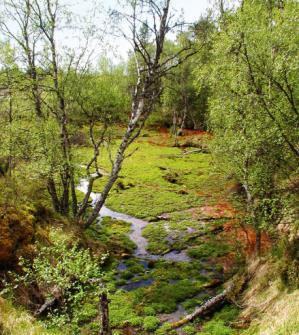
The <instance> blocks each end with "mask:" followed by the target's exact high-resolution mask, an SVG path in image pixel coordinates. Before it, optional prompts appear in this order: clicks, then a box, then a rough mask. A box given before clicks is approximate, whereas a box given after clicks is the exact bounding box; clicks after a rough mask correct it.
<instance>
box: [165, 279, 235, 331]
mask: <svg viewBox="0 0 299 335" xmlns="http://www.w3.org/2000/svg"><path fill="white" fill-rule="evenodd" d="M233 288H234V285H230V286H229V287H228V288H226V289H225V290H224V291H222V292H221V293H219V294H217V295H216V296H215V297H213V298H211V299H209V300H208V301H206V302H205V303H204V304H203V305H201V306H200V307H198V308H197V309H196V310H195V311H194V312H193V313H191V314H188V315H187V316H186V317H184V318H183V319H181V320H179V321H177V322H174V323H172V324H171V329H176V328H179V327H181V326H183V325H184V324H186V323H188V322H190V321H193V320H194V319H195V318H196V317H198V316H205V315H207V314H209V313H210V312H212V311H214V310H215V309H216V308H217V307H219V306H220V305H222V304H223V303H224V302H225V301H226V299H227V296H228V295H229V294H230V292H232V290H233Z"/></svg>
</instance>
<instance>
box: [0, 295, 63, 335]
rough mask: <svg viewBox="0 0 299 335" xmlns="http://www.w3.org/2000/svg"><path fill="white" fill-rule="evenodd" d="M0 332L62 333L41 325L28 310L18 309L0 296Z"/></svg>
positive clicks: (5, 334) (16, 334) (24, 334)
mask: <svg viewBox="0 0 299 335" xmlns="http://www.w3.org/2000/svg"><path fill="white" fill-rule="evenodd" d="M0 334H3V335H20V334H22V335H59V334H60V335H61V333H57V332H52V331H48V330H46V329H45V328H43V327H42V326H41V325H39V324H38V323H37V322H36V321H35V320H34V318H33V317H32V316H31V315H30V314H29V313H27V312H25V311H21V310H19V309H16V308H15V307H14V306H13V305H12V304H11V303H10V302H8V301H6V300H4V299H1V298H0Z"/></svg>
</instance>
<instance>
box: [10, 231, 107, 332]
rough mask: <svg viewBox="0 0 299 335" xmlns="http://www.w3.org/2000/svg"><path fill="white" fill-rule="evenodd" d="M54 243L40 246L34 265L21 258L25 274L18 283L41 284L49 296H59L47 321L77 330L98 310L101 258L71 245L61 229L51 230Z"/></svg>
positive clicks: (44, 292) (18, 278) (17, 279)
mask: <svg viewBox="0 0 299 335" xmlns="http://www.w3.org/2000/svg"><path fill="white" fill-rule="evenodd" d="M50 239H51V243H52V244H51V245H50V246H46V247H45V246H37V248H38V255H37V257H36V258H35V259H34V260H33V263H32V264H30V263H28V262H27V261H25V260H24V259H20V265H21V267H22V270H23V274H22V275H16V276H15V281H16V282H20V283H22V282H24V283H25V285H27V286H30V285H31V284H35V283H36V284H37V285H38V287H39V289H40V291H41V293H42V294H43V295H44V296H45V297H50V298H53V297H57V298H58V301H59V304H58V307H57V308H56V309H52V310H51V313H49V314H48V316H47V319H46V321H47V323H49V324H50V325H54V326H59V327H61V326H63V325H64V324H67V323H70V324H71V325H72V327H73V329H74V334H75V333H76V329H78V324H79V323H80V324H82V322H88V321H90V320H92V319H93V318H94V317H95V316H96V313H97V310H96V306H97V304H98V296H99V294H100V292H101V290H102V288H101V277H102V273H101V269H100V264H101V262H102V261H103V260H104V258H105V256H106V255H104V256H103V257H102V258H101V259H100V260H96V259H94V258H93V257H92V256H91V254H90V251H89V250H87V249H80V248H79V246H78V244H77V243H75V244H71V243H70V241H68V239H67V238H66V236H65V235H63V234H62V233H61V231H58V230H53V231H51V232H50Z"/></svg>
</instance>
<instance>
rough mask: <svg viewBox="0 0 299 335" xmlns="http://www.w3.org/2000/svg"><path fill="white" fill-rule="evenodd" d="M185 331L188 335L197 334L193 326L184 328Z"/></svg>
mask: <svg viewBox="0 0 299 335" xmlns="http://www.w3.org/2000/svg"><path fill="white" fill-rule="evenodd" d="M183 331H184V333H185V334H186V335H195V333H196V329H195V327H194V326H192V325H187V326H185V327H183Z"/></svg>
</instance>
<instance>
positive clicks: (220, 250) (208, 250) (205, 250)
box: [188, 241, 230, 259]
mask: <svg viewBox="0 0 299 335" xmlns="http://www.w3.org/2000/svg"><path fill="white" fill-rule="evenodd" d="M229 251H230V248H229V246H228V245H225V244H224V243H221V242H220V241H208V242H204V243H203V244H201V245H198V246H194V247H192V248H190V249H189V250H188V255H189V256H190V257H193V258H197V259H201V258H208V257H213V258H216V257H219V256H223V255H225V254H227V253H228V252H229Z"/></svg>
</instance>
